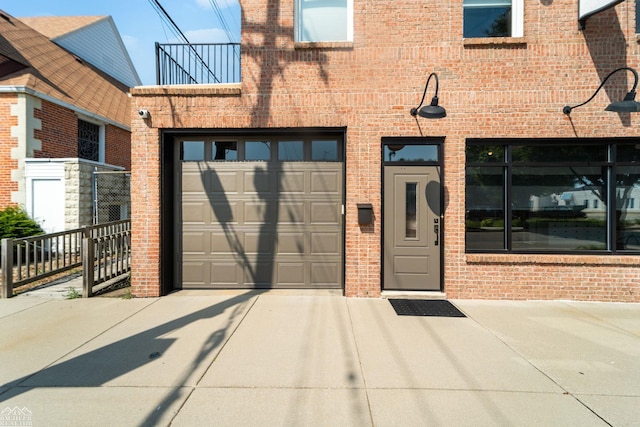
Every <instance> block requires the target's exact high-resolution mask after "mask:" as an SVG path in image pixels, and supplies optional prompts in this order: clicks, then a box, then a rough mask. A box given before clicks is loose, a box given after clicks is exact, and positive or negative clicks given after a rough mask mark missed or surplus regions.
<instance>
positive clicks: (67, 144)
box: [33, 101, 131, 170]
mask: <svg viewBox="0 0 640 427" xmlns="http://www.w3.org/2000/svg"><path fill="white" fill-rule="evenodd" d="M34 115H35V117H36V118H38V119H41V120H42V126H41V129H42V130H36V131H35V137H36V138H37V139H40V141H42V149H41V150H37V151H35V152H34V155H33V157H35V158H64V157H77V156H78V115H77V114H76V113H75V112H74V111H72V110H69V109H67V108H65V107H62V106H60V105H57V104H54V103H51V102H48V101H42V109H36V110H35V111H34ZM104 133H105V163H108V164H110V165H115V166H122V167H124V168H125V169H127V170H128V169H130V168H131V132H129V131H128V130H125V129H122V128H120V127H117V126H114V125H110V124H107V125H105V132H104Z"/></svg>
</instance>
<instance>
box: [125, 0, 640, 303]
mask: <svg viewBox="0 0 640 427" xmlns="http://www.w3.org/2000/svg"><path fill="white" fill-rule="evenodd" d="M275 4H276V6H275V7H273V2H270V1H268V0H242V1H241V6H242V41H241V45H240V58H241V61H240V62H241V64H242V66H241V78H237V79H236V80H234V79H233V78H226V75H225V74H224V73H218V72H217V71H216V70H212V66H213V65H214V64H219V63H223V64H227V65H229V66H232V65H234V64H235V63H236V62H235V54H232V55H229V54H226V56H222V57H217V58H216V62H214V61H213V60H211V61H208V62H207V66H208V67H209V68H207V67H204V66H201V67H197V66H196V67H191V66H187V65H193V63H187V58H192V59H193V58H195V59H197V58H198V57H200V58H201V59H204V58H206V57H207V56H206V55H204V54H202V53H198V54H195V53H194V52H196V51H195V47H190V48H189V49H188V50H187V52H191V53H192V54H191V55H188V54H187V55H183V56H182V57H181V58H182V59H181V60H182V61H184V62H182V63H180V59H176V58H178V57H177V56H175V55H174V57H173V63H174V64H175V62H176V61H177V62H178V63H179V65H180V66H181V68H182V69H191V70H198V69H199V68H200V69H207V73H201V75H204V74H206V75H207V76H210V75H212V74H214V75H216V76H215V79H203V77H201V76H200V77H199V76H193V75H192V76H189V77H185V76H180V78H179V79H176V80H175V81H173V83H182V82H191V83H194V84H189V85H184V84H182V85H181V84H172V81H171V80H170V79H169V77H171V76H172V75H177V74H178V73H177V71H178V67H175V68H172V67H171V65H170V64H172V59H171V58H167V57H166V55H165V53H166V52H168V48H165V47H163V46H159V50H158V52H159V53H160V55H159V57H158V58H159V62H158V63H159V64H160V69H159V71H160V80H159V81H160V82H162V83H163V86H142V87H135V88H133V89H132V91H131V93H132V97H133V105H132V116H133V117H134V118H133V119H132V120H133V125H132V128H133V135H132V203H133V204H134V206H136V209H135V211H134V212H133V214H132V228H133V244H132V250H133V255H132V266H133V268H132V278H131V281H132V292H133V294H135V295H138V296H157V295H161V294H165V293H168V292H170V291H172V290H173V289H197V288H204V289H221V288H236V289H253V288H278V289H286V288H305V289H319V288H321V289H327V288H330V289H336V290H342V292H344V294H345V295H346V296H350V297H380V296H393V295H407V294H408V295H411V296H415V297H422V298H442V297H447V298H494V299H572V300H598V301H636V302H638V301H640V281H639V280H638V277H640V238H639V237H640V224H639V223H638V221H637V218H636V215H637V213H636V210H637V202H636V201H635V199H636V198H637V197H638V192H637V188H640V163H639V162H638V160H639V159H640V137H639V136H638V132H637V127H638V125H639V124H640V122H639V121H640V115H639V114H635V113H629V112H622V113H618V112H610V111H605V107H606V106H607V105H608V104H609V103H611V102H612V101H619V100H620V99H622V98H623V97H624V95H625V93H627V92H628V91H629V90H630V89H631V87H632V86H634V87H635V83H637V80H636V75H635V74H634V71H633V70H629V69H627V67H631V68H634V69H637V68H638V67H639V66H640V49H639V48H638V44H637V43H636V38H637V36H636V34H635V28H636V25H635V22H634V20H635V19H636V18H635V17H636V13H635V12H636V10H635V2H633V1H630V0H627V1H623V2H619V1H614V2H610V1H606V0H604V1H601V0H598V1H591V2H584V1H581V0H572V1H564V2H558V1H541V2H526V4H525V2H524V1H523V0H505V1H500V2H493V1H492V2H488V1H482V0H478V1H475V0H474V1H466V0H464V1H459V2H397V1H386V0H380V1H373V2H371V1H359V0H344V1H338V2H337V1H328V0H316V1H313V2H309V1H303V0H296V1H289V2H276V3H275ZM606 6H612V7H611V8H607V7H606ZM585 7H588V8H590V9H585ZM577 10H580V15H578V13H576V12H577ZM595 12H598V13H595ZM579 16H580V17H581V22H578V17H579ZM587 17H588V19H587ZM197 48H198V49H201V47H200V46H198V47H197ZM210 50H211V51H213V50H214V49H213V48H211V49H210ZM198 52H204V50H200V51H198ZM231 68H233V67H231ZM619 68H623V69H621V70H619V71H616V72H615V73H614V74H613V75H611V77H610V78H608V76H610V73H611V72H613V71H614V70H617V69H619ZM431 73H435V75H432V74H431ZM202 82H214V83H213V84H195V83H202ZM218 82H219V83H218ZM425 82H426V83H427V88H425ZM603 82H604V84H603V87H602V90H600V91H599V92H598V93H597V96H595V97H593V99H592V100H591V102H589V103H587V104H585V105H582V106H580V107H577V108H575V109H573V111H569V110H567V112H568V114H566V113H564V112H563V110H564V108H563V107H565V106H567V105H570V106H575V105H577V104H579V103H582V102H584V101H586V100H587V99H589V98H590V97H591V96H592V95H593V94H594V92H595V91H596V89H598V87H599V86H600V84H601V83H603ZM436 93H437V95H438V97H439V99H438V101H439V106H442V107H444V108H446V115H445V114H444V112H443V111H442V110H441V109H438V108H437V106H436V105H435V104H437V102H436V100H433V101H431V100H432V97H433V96H434V95H435V94H436ZM425 95H426V97H425ZM421 98H423V99H424V100H425V101H426V102H425V103H424V105H426V106H429V108H427V110H426V111H425V112H424V115H425V116H427V117H422V116H421V115H412V114H410V112H411V110H412V109H413V108H415V107H418V104H419V103H420V99H421ZM430 101H431V102H430ZM430 104H434V105H431V106H430ZM634 105H635V104H634ZM138 111H143V113H142V114H140V115H138V114H136V112H138ZM433 116H435V117H436V118H434V119H431V118H429V117H433ZM579 188H590V189H593V190H594V191H591V194H587V193H586V192H583V193H579V192H578V189H579ZM569 193H572V194H571V195H570V194H569ZM586 199H588V200H589V201H588V202H585V200H586ZM580 203H582V204H585V203H589V206H588V209H586V208H585V209H580V208H579V207H576V208H575V209H574V208H573V207H572V205H576V204H580ZM583 211H585V212H583ZM599 212H603V213H604V214H600V213H599Z"/></svg>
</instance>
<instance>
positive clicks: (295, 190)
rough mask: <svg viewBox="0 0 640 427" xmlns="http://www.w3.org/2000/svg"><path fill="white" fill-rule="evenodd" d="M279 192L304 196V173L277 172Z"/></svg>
mask: <svg viewBox="0 0 640 427" xmlns="http://www.w3.org/2000/svg"><path fill="white" fill-rule="evenodd" d="M278 184H279V192H280V193H281V194H282V193H291V194H304V192H305V173H304V172H302V171H300V172H297V171H296V172H291V171H288V172H287V171H279V172H278Z"/></svg>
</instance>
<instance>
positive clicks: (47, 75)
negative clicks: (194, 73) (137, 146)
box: [0, 11, 140, 231]
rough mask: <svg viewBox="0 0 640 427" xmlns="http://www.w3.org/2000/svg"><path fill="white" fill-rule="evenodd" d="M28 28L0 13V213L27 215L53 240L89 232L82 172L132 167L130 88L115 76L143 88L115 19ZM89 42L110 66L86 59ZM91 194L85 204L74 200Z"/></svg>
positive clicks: (36, 21)
mask: <svg viewBox="0 0 640 427" xmlns="http://www.w3.org/2000/svg"><path fill="white" fill-rule="evenodd" d="M25 21H28V22H29V25H27V24H25V22H23V21H22V20H20V19H17V18H14V17H13V16H11V15H9V14H7V13H5V12H4V11H0V141H1V146H0V165H1V166H2V168H0V181H1V182H2V183H3V184H2V186H1V188H0V207H4V206H7V205H20V206H23V207H25V209H26V210H27V212H29V213H30V214H31V215H32V216H33V217H34V218H36V219H37V220H39V221H41V223H42V225H43V228H44V229H45V230H47V231H60V230H62V229H65V228H75V227H79V226H82V225H88V224H90V223H91V221H92V213H91V212H92V203H93V201H92V196H91V182H90V181H89V182H88V184H87V183H84V182H83V180H80V179H79V176H80V175H78V173H80V172H79V171H81V170H83V171H84V170H87V171H93V170H94V169H96V168H98V169H100V170H104V169H108V170H125V169H126V170H128V169H130V166H131V165H130V163H131V152H130V149H131V129H130V114H129V113H130V110H131V107H130V99H129V97H128V91H129V86H128V85H127V84H125V83H122V82H121V81H120V80H117V79H116V78H114V77H112V75H118V76H119V77H120V78H122V79H123V80H127V81H128V82H129V84H130V85H135V84H140V80H139V78H138V76H137V74H136V72H135V69H133V66H132V65H131V61H130V59H129V57H128V54H127V53H126V50H124V46H123V45H122V41H121V40H120V36H119V35H118V33H117V30H116V29H115V25H114V24H113V20H112V19H111V18H110V17H64V18H59V17H47V18H25ZM36 28H37V30H36ZM68 34H72V36H70V37H65V35H68ZM54 40H55V42H54ZM83 41H84V43H83ZM89 42H91V43H90V44H91V47H92V48H91V49H89V52H95V51H96V50H97V51H101V52H102V57H101V58H102V61H104V62H101V60H96V61H93V62H91V61H90V60H87V59H86V56H87V54H88V52H87V51H86V50H85V46H86V45H88V44H89ZM114 46H115V47H114ZM110 47H113V49H110ZM114 52H115V53H114ZM121 57H124V58H125V59H122V60H121V61H119V60H120V59H121ZM109 64H111V68H112V69H109V67H108V66H107V65H109ZM112 64H120V65H116V66H113V65H112ZM105 69H106V71H105ZM65 165H66V166H65ZM74 171H75V172H74ZM71 175H72V176H71ZM70 182H75V184H73V185H74V186H75V187H76V188H70ZM84 184H87V185H86V187H87V191H88V197H87V198H86V200H81V199H79V198H78V197H76V196H74V197H70V195H71V194H78V193H79V191H80V192H82V191H81V190H78V186H83V185H84ZM70 204H71V205H73V206H71V205H70ZM71 212H73V214H72V213H71Z"/></svg>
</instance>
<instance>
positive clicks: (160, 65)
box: [156, 43, 240, 85]
mask: <svg viewBox="0 0 640 427" xmlns="http://www.w3.org/2000/svg"><path fill="white" fill-rule="evenodd" d="M156 82H157V84H159V85H178V84H209V83H240V43H210V44H204V43H198V44H176V43H172V44H160V43H156Z"/></svg>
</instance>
